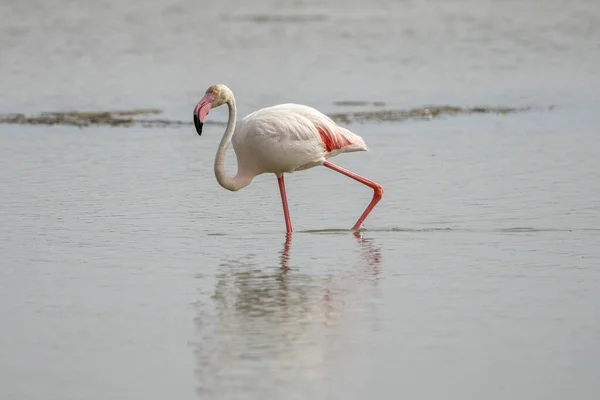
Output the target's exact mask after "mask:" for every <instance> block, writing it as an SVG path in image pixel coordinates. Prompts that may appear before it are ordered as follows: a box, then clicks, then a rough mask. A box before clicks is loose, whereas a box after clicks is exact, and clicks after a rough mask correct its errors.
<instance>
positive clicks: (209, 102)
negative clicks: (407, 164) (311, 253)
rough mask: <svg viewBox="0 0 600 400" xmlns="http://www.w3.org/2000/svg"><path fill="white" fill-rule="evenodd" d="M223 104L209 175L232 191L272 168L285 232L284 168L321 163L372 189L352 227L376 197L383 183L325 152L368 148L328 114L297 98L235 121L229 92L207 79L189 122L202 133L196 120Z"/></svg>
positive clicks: (359, 223) (359, 225)
mask: <svg viewBox="0 0 600 400" xmlns="http://www.w3.org/2000/svg"><path fill="white" fill-rule="evenodd" d="M223 104H227V106H228V107H229V120H228V121H227V128H226V129H225V133H224V134H223V138H222V139H221V143H220V144H219V148H218V150H217V154H216V156H215V164H214V170H215V176H216V178H217V182H218V183H219V184H220V185H221V186H222V187H223V188H225V189H227V190H230V191H234V192H235V191H238V190H240V189H242V188H244V187H246V186H248V185H249V184H250V182H252V179H254V177H256V176H258V175H260V174H264V173H273V174H275V175H276V176H277V181H278V184H279V192H280V194H281V202H282V204H283V213H284V218H285V227H286V232H287V233H288V234H290V233H291V232H292V231H293V229H292V220H291V218H290V210H289V207H288V202H287V196H286V193H285V183H284V177H283V174H284V173H292V172H295V171H302V170H306V169H309V168H313V167H316V166H320V165H322V166H324V167H327V168H330V169H332V170H334V171H337V172H339V173H341V174H343V175H346V176H348V177H350V178H352V179H354V180H356V181H358V182H360V183H363V184H365V185H367V186H369V187H370V188H372V189H373V192H374V193H373V199H372V200H371V202H370V203H369V205H368V206H367V208H366V209H365V211H364V212H363V213H362V215H361V216H360V217H359V218H358V221H356V223H355V224H354V226H353V227H352V230H354V231H357V230H359V229H361V228H362V226H363V222H364V221H365V219H366V218H367V216H368V215H369V213H370V212H371V211H372V210H373V208H374V207H375V205H376V204H377V203H378V202H379V200H381V197H382V195H383V187H382V186H381V185H380V184H378V183H375V182H373V181H371V180H369V179H367V178H365V177H362V176H360V175H358V174H355V173H354V172H351V171H348V170H347V169H344V168H342V167H339V166H337V165H335V164H333V163H331V162H330V161H328V159H329V158H331V157H333V156H335V155H338V154H340V153H349V152H355V151H368V150H369V149H368V148H367V145H366V144H365V142H364V140H363V139H362V138H361V137H360V136H359V135H357V134H355V133H352V132H350V131H349V130H347V129H345V128H342V127H341V126H338V125H337V124H336V123H335V122H333V120H332V119H331V118H329V117H328V116H326V115H324V114H322V113H321V112H319V111H317V110H315V109H314V108H312V107H308V106H305V105H300V104H280V105H276V106H272V107H267V108H262V109H260V110H257V111H255V112H253V113H250V114H248V115H247V116H246V117H244V118H243V119H242V120H241V121H240V122H239V123H238V124H237V127H236V115H237V109H236V106H235V97H234V96H233V92H232V91H231V89H229V88H228V87H227V86H225V85H223V84H217V85H211V86H210V87H209V88H208V89H207V90H206V92H205V94H204V97H202V99H201V100H200V101H199V102H198V104H197V105H196V107H195V108H194V125H195V127H196V132H197V133H198V135H202V125H203V124H204V120H205V118H206V116H207V115H208V113H209V111H210V110H211V109H213V108H216V107H219V106H221V105H223ZM231 142H233V149H234V151H235V155H236V158H237V164H238V171H237V174H236V175H235V176H233V177H232V176H229V175H227V173H226V172H225V166H224V164H225V152H226V151H227V148H228V147H229V144H230V143H231Z"/></svg>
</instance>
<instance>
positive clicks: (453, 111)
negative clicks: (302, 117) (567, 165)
mask: <svg viewBox="0 0 600 400" xmlns="http://www.w3.org/2000/svg"><path fill="white" fill-rule="evenodd" d="M350 103H352V102H336V103H334V104H339V105H346V106H350V105H353V106H361V105H365V104H363V103H360V104H358V103H359V102H354V103H352V104H350ZM371 104H372V105H376V106H382V104H374V103H371ZM552 108H553V107H552V106H551V107H549V108H548V109H549V110H551V109H552ZM530 109H531V107H520V108H518V107H472V108H462V107H452V106H427V107H419V108H413V109H409V110H384V109H378V110H369V111H351V112H337V113H331V114H329V117H331V119H333V120H334V121H336V122H337V123H342V124H351V123H359V122H401V121H405V120H408V119H421V120H430V119H434V118H441V117H446V116H454V115H469V114H502V115H506V114H512V113H517V112H524V111H528V110H530ZM161 112H162V111H161V110H157V109H138V110H118V111H66V112H43V113H40V114H37V115H25V114H6V115H0V123H3V124H17V125H70V126H77V127H87V126H94V125H96V126H99V125H104V126H117V127H118V126H120V127H128V126H134V125H136V126H145V127H164V126H183V125H192V121H191V118H190V120H189V121H175V120H168V119H156V118H149V117H148V116H150V115H156V114H160V113H161ZM206 123H207V124H213V125H225V123H224V122H218V121H210V120H208V121H206Z"/></svg>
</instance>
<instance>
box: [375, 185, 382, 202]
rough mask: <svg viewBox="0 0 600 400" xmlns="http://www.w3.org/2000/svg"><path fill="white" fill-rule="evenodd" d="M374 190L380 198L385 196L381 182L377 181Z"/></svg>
mask: <svg viewBox="0 0 600 400" xmlns="http://www.w3.org/2000/svg"><path fill="white" fill-rule="evenodd" d="M373 191H374V192H375V194H374V195H373V196H374V197H376V198H378V199H380V198H381V197H382V196H383V186H381V185H380V184H378V183H376V184H375V187H373Z"/></svg>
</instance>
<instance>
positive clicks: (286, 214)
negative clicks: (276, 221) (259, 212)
mask: <svg viewBox="0 0 600 400" xmlns="http://www.w3.org/2000/svg"><path fill="white" fill-rule="evenodd" d="M277 182H278V183H279V192H280V193H281V202H282V203H283V215H284V217H285V229H286V232H288V233H289V232H292V219H291V218H290V209H289V208H288V203H287V196H286V195H285V183H284V182H283V175H281V176H278V177H277Z"/></svg>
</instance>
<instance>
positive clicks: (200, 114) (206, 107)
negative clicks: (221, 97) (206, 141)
mask: <svg viewBox="0 0 600 400" xmlns="http://www.w3.org/2000/svg"><path fill="white" fill-rule="evenodd" d="M214 101H215V95H214V94H212V93H206V94H205V95H204V97H203V98H202V100H200V102H199V103H198V104H196V107H195V108H194V126H195V127H196V132H198V135H202V125H203V124H204V119H205V118H206V116H207V115H208V113H209V111H210V109H211V108H212V105H213V102H214Z"/></svg>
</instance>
